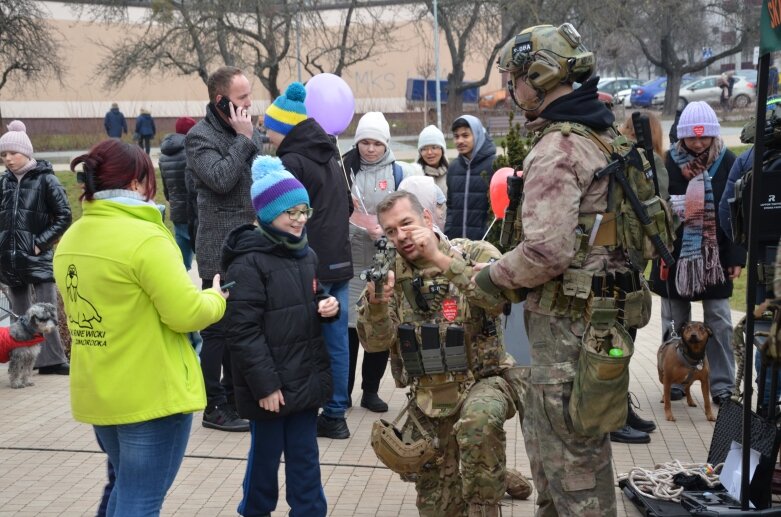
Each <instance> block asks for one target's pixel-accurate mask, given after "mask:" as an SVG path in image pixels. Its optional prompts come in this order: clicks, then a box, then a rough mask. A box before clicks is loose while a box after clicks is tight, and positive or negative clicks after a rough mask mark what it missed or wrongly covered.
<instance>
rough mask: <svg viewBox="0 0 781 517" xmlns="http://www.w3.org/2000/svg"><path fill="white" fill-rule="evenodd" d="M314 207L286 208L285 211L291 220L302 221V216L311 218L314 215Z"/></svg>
mask: <svg viewBox="0 0 781 517" xmlns="http://www.w3.org/2000/svg"><path fill="white" fill-rule="evenodd" d="M314 211H315V209H314V208H307V209H306V210H285V213H286V214H287V216H288V217H289V218H290V220H291V221H300V220H301V219H302V218H306V219H309V218H310V217H312V213H313V212H314Z"/></svg>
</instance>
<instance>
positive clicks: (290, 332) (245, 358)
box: [222, 224, 333, 420]
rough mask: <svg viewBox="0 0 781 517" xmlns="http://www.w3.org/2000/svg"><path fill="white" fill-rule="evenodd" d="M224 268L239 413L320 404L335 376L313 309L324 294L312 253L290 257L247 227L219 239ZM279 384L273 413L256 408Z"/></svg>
mask: <svg viewBox="0 0 781 517" xmlns="http://www.w3.org/2000/svg"><path fill="white" fill-rule="evenodd" d="M222 267H223V269H224V270H225V271H226V280H235V281H236V286H235V287H234V288H233V289H232V290H231V294H230V297H229V298H228V308H227V310H226V311H225V316H224V317H223V320H222V322H223V323H224V326H225V328H226V329H229V330H228V333H227V334H228V335H227V341H228V343H229V346H230V351H231V364H232V366H233V384H234V386H235V394H236V406H237V408H238V411H239V415H241V416H242V418H249V419H253V420H266V419H271V418H275V417H277V416H285V415H289V414H291V413H295V412H297V411H301V410H304V409H312V408H318V407H320V406H321V405H322V404H323V403H325V402H326V401H327V400H328V399H329V398H330V397H331V392H332V387H333V380H332V378H331V362H330V359H329V355H328V350H327V349H326V347H325V341H324V340H323V335H322V331H321V329H320V317H319V315H318V313H317V303H318V301H319V300H320V299H323V298H324V297H325V296H324V295H323V294H322V293H323V291H322V289H321V288H320V286H319V284H318V283H317V279H316V277H315V269H316V267H317V256H316V255H315V253H314V252H313V251H311V249H310V252H309V254H308V255H306V256H305V257H303V258H295V257H293V256H292V255H291V254H290V252H289V250H288V249H287V248H285V247H284V246H282V245H280V244H276V243H274V242H272V241H271V240H270V239H269V238H268V237H266V236H265V235H263V234H262V233H261V232H260V231H259V230H258V229H257V228H256V227H255V226H253V225H250V224H247V225H243V226H240V227H238V228H236V229H235V230H233V231H232V232H231V233H230V234H229V235H228V238H227V239H226V240H225V244H224V247H223V262H222ZM324 321H332V319H329V320H324ZM279 389H281V390H282V396H283V397H284V399H285V405H284V406H282V407H281V409H280V412H279V413H271V412H269V411H266V410H264V409H262V408H261V407H260V406H258V401H259V400H260V399H262V398H264V397H267V396H268V395H270V394H271V393H273V392H274V391H276V390H279Z"/></svg>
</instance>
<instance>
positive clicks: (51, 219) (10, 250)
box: [0, 161, 71, 286]
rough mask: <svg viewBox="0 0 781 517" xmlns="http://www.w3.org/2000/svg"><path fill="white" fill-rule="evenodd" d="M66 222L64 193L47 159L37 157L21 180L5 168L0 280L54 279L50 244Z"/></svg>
mask: <svg viewBox="0 0 781 517" xmlns="http://www.w3.org/2000/svg"><path fill="white" fill-rule="evenodd" d="M70 224H71V208H70V205H69V204H68V196H67V195H66V194H65V189H64V188H63V187H62V184H60V180H58V179H57V177H56V176H55V175H54V171H53V170H52V166H51V164H50V163H49V162H47V161H39V162H38V164H37V165H36V166H35V168H34V169H33V170H31V171H29V172H28V173H27V174H25V175H24V176H22V181H21V183H20V182H19V181H18V180H17V179H16V176H14V174H13V173H12V172H11V171H6V172H5V174H3V176H2V177H0V282H2V283H4V284H6V285H10V286H19V285H23V284H38V283H41V282H54V274H53V271H52V257H53V256H54V250H53V249H52V247H53V246H54V244H55V243H56V242H57V241H58V240H59V239H60V237H62V234H63V233H65V230H67V229H68V226H70ZM35 246H38V248H39V249H40V250H41V253H40V255H36V254H35V251H34V247H35Z"/></svg>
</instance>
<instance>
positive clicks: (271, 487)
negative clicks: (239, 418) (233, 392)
mask: <svg viewBox="0 0 781 517" xmlns="http://www.w3.org/2000/svg"><path fill="white" fill-rule="evenodd" d="M249 429H250V433H251V437H252V441H251V442H250V449H249V456H248V457H247V472H246V473H245V474H244V483H243V487H244V497H243V498H242V500H241V503H239V508H238V509H237V511H238V512H239V514H241V515H244V516H246V517H255V516H258V515H265V514H269V513H271V512H272V511H274V509H275V508H276V507H277V500H278V499H279V479H278V478H279V460H280V457H281V456H282V453H283V452H284V454H285V486H286V487H287V489H286V494H285V499H286V500H287V504H288V505H290V515H291V517H325V515H326V513H327V512H328V507H327V504H326V500H325V494H324V493H323V485H322V483H321V481H320V457H319V456H320V455H319V452H318V449H317V409H306V410H304V411H299V412H298V413H293V414H291V415H288V416H285V417H279V418H274V419H271V420H250V423H249Z"/></svg>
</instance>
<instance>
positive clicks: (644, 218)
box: [595, 147, 675, 267]
mask: <svg viewBox="0 0 781 517" xmlns="http://www.w3.org/2000/svg"><path fill="white" fill-rule="evenodd" d="M652 156H653V155H652ZM611 158H613V161H612V162H610V163H608V164H607V166H605V168H604V169H602V170H601V171H598V172H597V173H596V174H595V176H596V178H597V179H598V180H599V179H602V178H604V177H605V176H608V175H609V176H611V178H615V180H616V181H617V182H618V184H619V185H621V189H622V190H623V191H624V196H626V198H627V199H628V200H629V204H630V205H632V211H633V212H634V213H635V215H636V216H637V219H638V220H639V221H640V224H642V225H643V232H644V233H645V235H646V237H648V239H649V240H650V241H651V243H652V244H653V246H654V248H656V251H657V252H658V253H659V256H660V257H662V259H663V260H664V261H665V263H666V264H667V267H672V266H673V265H674V264H675V259H674V258H673V256H672V253H670V250H668V249H667V246H665V245H664V242H662V238H661V237H659V234H658V233H653V232H652V230H651V226H652V223H651V217H650V216H649V215H648V212H647V211H646V209H645V205H643V203H642V202H641V201H640V199H638V197H637V194H636V193H635V191H634V190H632V187H631V185H629V180H628V179H627V177H626V174H624V171H625V170H626V167H627V165H634V166H635V167H638V168H639V169H640V170H642V169H643V159H642V158H641V157H640V153H639V152H638V151H637V148H636V147H632V150H631V151H630V152H629V153H627V155H626V156H622V155H620V154H618V153H613V155H612V156H611ZM611 190H612V189H611Z"/></svg>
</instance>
